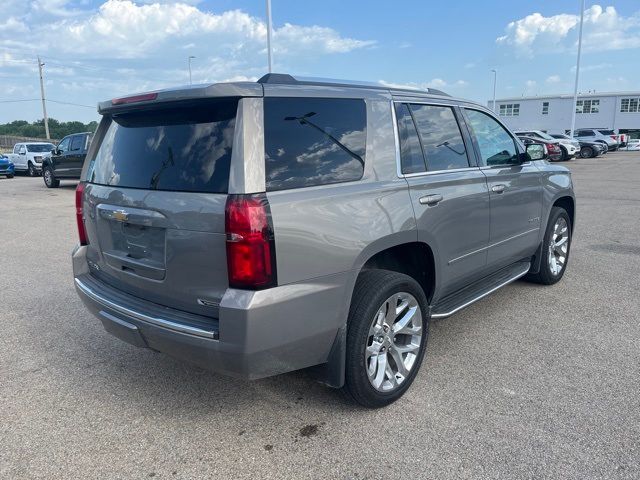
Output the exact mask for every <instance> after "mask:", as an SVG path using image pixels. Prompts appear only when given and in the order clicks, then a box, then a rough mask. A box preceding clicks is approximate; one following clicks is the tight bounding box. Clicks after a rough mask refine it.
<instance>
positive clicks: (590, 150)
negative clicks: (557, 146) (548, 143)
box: [550, 133, 607, 158]
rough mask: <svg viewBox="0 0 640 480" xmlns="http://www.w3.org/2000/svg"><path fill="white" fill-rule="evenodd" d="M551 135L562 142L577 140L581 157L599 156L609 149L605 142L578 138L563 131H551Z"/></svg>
mask: <svg viewBox="0 0 640 480" xmlns="http://www.w3.org/2000/svg"><path fill="white" fill-rule="evenodd" d="M550 135H551V136H552V137H553V138H555V139H557V140H558V141H560V142H567V141H568V142H575V143H576V144H577V145H578V149H579V150H578V155H580V157H581V158H592V157H598V156H600V155H602V154H603V153H606V151H607V145H606V144H605V143H598V142H588V141H586V140H576V139H572V138H571V137H569V135H564V134H563V133H551V134H550Z"/></svg>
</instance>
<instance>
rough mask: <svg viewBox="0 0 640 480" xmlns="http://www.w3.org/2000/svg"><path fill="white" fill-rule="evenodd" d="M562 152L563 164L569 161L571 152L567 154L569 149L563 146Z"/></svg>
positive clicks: (561, 159) (561, 147)
mask: <svg viewBox="0 0 640 480" xmlns="http://www.w3.org/2000/svg"><path fill="white" fill-rule="evenodd" d="M560 151H561V152H562V156H561V157H560V161H561V162H566V161H567V160H569V152H567V149H566V148H564V147H563V146H562V145H560Z"/></svg>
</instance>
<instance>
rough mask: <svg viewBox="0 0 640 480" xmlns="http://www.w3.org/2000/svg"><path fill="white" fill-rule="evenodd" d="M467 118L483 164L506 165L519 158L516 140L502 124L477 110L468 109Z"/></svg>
mask: <svg viewBox="0 0 640 480" xmlns="http://www.w3.org/2000/svg"><path fill="white" fill-rule="evenodd" d="M467 118H468V119H469V126H470V128H471V131H472V133H473V135H474V137H475V139H476V142H477V143H478V148H479V149H480V157H481V160H482V164H483V165H489V166H491V165H504V164H507V163H511V162H513V161H514V160H515V159H516V158H517V150H516V145H515V142H514V140H513V138H512V137H511V135H509V133H507V131H506V130H505V129H504V128H503V127H502V125H500V124H499V123H498V122H496V121H495V120H494V119H493V118H491V117H490V116H489V115H487V114H486V113H483V112H479V111H477V110H467Z"/></svg>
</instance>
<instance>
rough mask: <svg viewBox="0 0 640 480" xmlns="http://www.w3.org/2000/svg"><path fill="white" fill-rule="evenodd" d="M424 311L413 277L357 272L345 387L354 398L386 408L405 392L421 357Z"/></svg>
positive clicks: (424, 301)
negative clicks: (358, 275) (358, 273)
mask: <svg viewBox="0 0 640 480" xmlns="http://www.w3.org/2000/svg"><path fill="white" fill-rule="evenodd" d="M427 311H428V310H427V299H426V296H425V294H424V291H423V290H422V287H420V285H419V284H418V283H417V282H416V281H415V280H414V279H413V278H411V277H409V276H407V275H403V274H400V273H396V272H391V271H387V270H367V271H364V272H362V273H361V274H360V277H359V278H358V282H357V284H356V288H355V291H354V294H353V299H352V303H351V309H350V312H349V323H348V327H347V328H348V329H347V354H346V369H345V377H346V382H345V387H344V390H345V391H346V392H347V393H348V394H349V395H350V396H351V397H352V398H353V399H354V400H355V401H356V402H358V403H359V404H361V405H363V406H365V407H370V408H379V407H384V406H386V405H389V404H391V403H393V402H394V401H396V400H397V399H399V398H400V397H401V396H402V395H403V394H404V393H405V392H406V391H407V389H408V388H409V386H410V385H411V383H412V382H413V380H414V378H415V376H416V374H417V372H418V370H419V368H420V364H421V363H422V359H423V357H424V353H425V345H426V342H427V333H428V316H427Z"/></svg>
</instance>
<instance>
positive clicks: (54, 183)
mask: <svg viewBox="0 0 640 480" xmlns="http://www.w3.org/2000/svg"><path fill="white" fill-rule="evenodd" d="M42 177H43V178H44V184H45V185H46V186H47V187H48V188H58V187H59V186H60V180H58V179H57V178H56V177H55V176H54V175H53V171H51V168H50V167H44V171H43V172H42Z"/></svg>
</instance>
